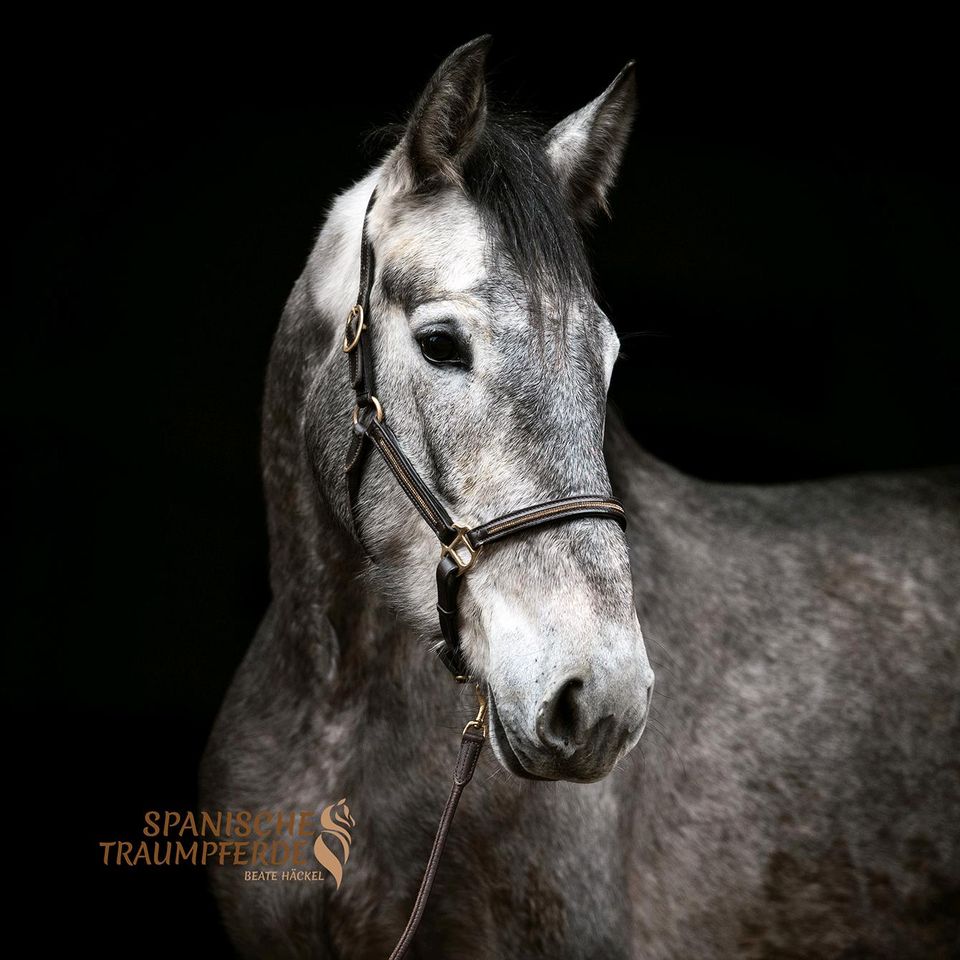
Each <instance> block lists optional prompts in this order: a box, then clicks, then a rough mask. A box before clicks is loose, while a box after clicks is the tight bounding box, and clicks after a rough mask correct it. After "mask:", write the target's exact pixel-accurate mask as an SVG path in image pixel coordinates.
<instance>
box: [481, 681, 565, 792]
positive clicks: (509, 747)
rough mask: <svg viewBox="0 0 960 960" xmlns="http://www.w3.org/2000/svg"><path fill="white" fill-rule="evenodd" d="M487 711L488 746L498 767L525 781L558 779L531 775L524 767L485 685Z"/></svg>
mask: <svg viewBox="0 0 960 960" xmlns="http://www.w3.org/2000/svg"><path fill="white" fill-rule="evenodd" d="M487 711H488V718H489V722H488V723H487V728H488V730H489V734H490V745H491V746H492V747H493V752H494V754H496V757H497V759H498V760H499V761H500V765H501V766H502V767H503V768H504V769H505V770H507V771H509V772H510V773H512V774H513V775H514V776H517V777H523V778H524V779H525V780H546V781H552V780H559V779H560V777H547V776H542V775H541V774H538V773H531V772H530V771H529V770H528V769H527V768H526V767H525V766H524V765H523V761H522V760H521V759H520V757H519V756H518V755H517V751H516V750H515V749H514V747H513V744H511V742H510V735H509V734H508V733H507V730H506V728H505V727H504V725H503V722H502V721H501V719H500V714H499V713H498V712H497V701H496V698H495V697H494V695H493V688H492V687H491V686H490V685H489V684H487Z"/></svg>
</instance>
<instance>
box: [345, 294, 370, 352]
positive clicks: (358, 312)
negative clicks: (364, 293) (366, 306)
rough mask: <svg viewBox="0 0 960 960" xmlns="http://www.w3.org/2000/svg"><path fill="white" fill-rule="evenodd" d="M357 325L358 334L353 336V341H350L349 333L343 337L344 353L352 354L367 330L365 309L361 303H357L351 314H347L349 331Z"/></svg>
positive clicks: (351, 309)
mask: <svg viewBox="0 0 960 960" xmlns="http://www.w3.org/2000/svg"><path fill="white" fill-rule="evenodd" d="M352 323H356V325H357V332H356V333H355V334H354V335H353V339H352V340H350V339H349V336H350V335H349V333H345V334H344V335H343V352H344V353H350V352H351V351H352V350H354V349H355V348H356V346H357V344H358V343H359V342H360V334H362V333H363V331H364V330H366V329H367V325H366V324H365V323H364V322H363V307H361V306H360V304H359V303H355V304H354V305H353V306H352V307H351V308H350V312H349V313H348V314H347V330H348V331H349V330H350V324H352Z"/></svg>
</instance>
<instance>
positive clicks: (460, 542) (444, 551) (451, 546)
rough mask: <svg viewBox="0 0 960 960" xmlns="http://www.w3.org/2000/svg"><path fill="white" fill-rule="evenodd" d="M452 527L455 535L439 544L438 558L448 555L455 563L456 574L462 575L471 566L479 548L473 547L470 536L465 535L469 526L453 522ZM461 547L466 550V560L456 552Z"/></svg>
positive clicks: (468, 530) (468, 531)
mask: <svg viewBox="0 0 960 960" xmlns="http://www.w3.org/2000/svg"><path fill="white" fill-rule="evenodd" d="M453 528H454V530H456V531H457V535H456V536H455V537H454V538H453V539H452V540H451V541H450V542H449V543H441V544H440V559H441V560H442V559H443V558H444V557H449V558H450V559H451V560H452V561H453V562H454V563H455V564H456V565H457V570H458V574H457V575H458V576H461V577H462V576H463V575H464V574H465V573H466V572H467V571H468V570H469V569H470V568H471V567H472V566H473V563H474V561H475V560H476V559H477V554H479V553H480V549H481V548H480V547H475V546H474V545H473V544H472V543H471V542H470V538H469V537H468V536H467V534H468V533H470V528H469V527H462V526H460V524H458V523H455V524H454V525H453ZM461 547H462V548H464V549H465V550H466V551H467V559H466V560H464V559H463V557H461V556H460V554H459V553H458V552H457V551H458V550H459V548H461Z"/></svg>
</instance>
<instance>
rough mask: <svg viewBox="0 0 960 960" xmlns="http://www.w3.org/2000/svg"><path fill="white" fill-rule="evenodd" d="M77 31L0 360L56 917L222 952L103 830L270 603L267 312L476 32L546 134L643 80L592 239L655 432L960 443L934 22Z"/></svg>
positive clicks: (710, 469) (11, 724)
mask: <svg viewBox="0 0 960 960" xmlns="http://www.w3.org/2000/svg"><path fill="white" fill-rule="evenodd" d="M585 14H586V11H583V10H581V11H579V12H578V15H579V16H580V17H583V16H585ZM420 15H422V16H425V14H418V16H420ZM90 16H92V15H86V14H85V20H84V21H83V23H77V24H69V23H64V22H62V21H58V29H57V32H56V35H54V34H53V33H52V32H50V30H49V29H48V27H44V26H42V25H38V26H37V28H36V31H35V32H34V33H33V34H32V35H31V36H30V38H29V42H27V38H24V48H23V49H22V50H21V51H20V52H21V53H23V54H25V56H23V57H22V62H21V61H20V60H18V61H17V66H16V67H15V68H14V69H11V68H10V64H8V67H7V69H8V74H9V75H8V78H7V79H8V87H7V89H8V91H9V92H10V94H11V96H10V100H9V103H8V110H7V122H8V129H9V130H11V131H12V133H13V136H12V140H11V143H12V144H13V147H12V149H10V151H9V153H10V158H11V159H12V160H13V162H14V171H15V172H14V173H13V174H12V175H11V176H10V179H9V181H8V186H9V189H10V191H11V199H12V203H13V206H14V207H15V208H16V209H17V210H18V211H22V212H24V213H26V214H27V219H26V223H25V226H24V227H23V228H22V229H20V230H18V231H17V232H16V233H15V235H14V238H13V239H14V241H15V242H14V244H13V247H14V249H13V251H12V259H11V260H10V262H11V263H12V264H13V265H14V268H15V269H14V271H13V272H14V277H13V279H14V284H15V285H17V284H18V282H23V281H25V285H24V287H23V289H24V291H25V293H26V296H25V297H24V298H23V300H22V301H20V302H19V303H18V305H17V306H16V308H15V309H14V310H13V311H12V312H11V313H10V314H9V315H8V323H7V330H8V333H7V337H8V343H7V350H6V351H5V361H4V366H5V368H6V369H5V371H4V378H3V379H4V388H5V391H6V393H7V397H6V402H5V404H4V418H5V427H6V428H7V430H6V431H5V432H6V433H7V435H8V439H7V441H6V445H7V450H8V455H9V457H10V461H9V462H11V463H12V465H13V467H14V470H13V471H12V474H11V475H9V476H8V477H7V481H8V482H12V489H11V490H10V491H9V494H8V497H7V502H8V504H10V506H11V508H12V509H11V516H10V527H11V529H12V531H13V550H12V551H11V552H12V553H13V559H14V562H13V564H12V568H13V569H12V572H11V574H10V575H8V583H9V584H10V585H11V587H12V603H8V605H7V610H8V613H7V623H8V629H7V631H6V633H7V637H8V644H7V655H6V656H7V661H8V662H7V667H8V669H7V670H5V671H4V691H5V697H4V699H5V705H6V708H7V712H8V730H9V739H10V742H11V744H12V745H13V747H14V750H13V753H12V754H11V760H10V761H9V762H10V764H11V769H10V771H9V772H10V773H11V776H10V777H9V781H8V794H9V795H8V798H7V799H8V801H9V802H11V804H12V806H13V808H14V810H15V811H18V812H21V813H22V811H24V810H35V809H40V808H42V809H49V810H50V811H51V815H50V817H49V819H47V820H46V821H44V822H43V823H42V824H37V823H36V822H35V820H34V819H29V818H28V819H26V820H13V821H11V820H9V819H8V823H15V824H19V825H18V826H17V828H16V830H15V833H16V836H15V838H14V839H15V840H16V839H18V838H19V839H26V840H27V841H28V847H29V849H28V850H27V851H26V852H25V854H24V859H22V860H21V862H20V866H23V867H30V866H31V865H34V866H40V867H41V869H42V870H43V871H45V873H44V875H43V876H42V877H39V878H37V879H36V880H35V881H30V882H29V884H28V882H27V881H24V890H25V892H26V893H27V896H28V898H29V899H30V900H31V901H32V902H33V903H34V905H38V904H39V905H40V908H41V910H42V911H43V915H44V918H45V921H46V923H47V925H46V926H45V927H42V928H38V929H40V931H41V933H42V935H44V936H47V937H50V938H52V939H53V940H55V941H59V940H62V941H63V942H65V943H66V942H72V943H74V944H83V945H89V946H96V948H97V949H98V952H99V953H100V955H101V956H130V955H140V956H144V955H147V954H153V953H157V954H161V953H168V952H170V951H172V950H177V949H180V950H183V949H187V948H189V949H190V950H191V952H192V951H199V950H204V951H205V952H206V954H207V955H213V956H216V955H226V952H227V948H226V945H225V941H224V939H223V935H222V934H221V932H220V930H219V926H218V923H217V919H216V914H215V911H214V909H213V906H212V903H211V901H210V899H209V898H208V896H207V894H206V892H205V887H204V882H203V877H202V876H201V875H200V873H199V872H198V871H197V872H195V871H190V870H189V869H179V868H178V869H176V870H170V871H168V872H165V871H164V870H163V869H157V870H147V869H138V870H126V871H123V870H118V869H116V868H114V869H112V870H110V869H107V868H104V867H102V866H101V865H100V864H99V857H100V851H99V849H98V847H97V841H98V840H101V839H107V838H116V837H125V838H131V839H134V838H135V837H136V835H137V833H138V831H139V828H140V825H141V817H142V813H143V811H144V809H148V808H159V809H163V808H172V809H182V808H186V807H189V806H190V805H191V803H192V802H193V797H194V792H193V791H194V780H195V771H196V767H197V762H198V758H199V755H200V751H201V750H202V747H203V743H204V738H205V736H206V732H207V730H208V729H209V726H210V724H211V722H212V719H213V716H214V714H215V711H216V709H217V707H218V705H219V702H220V699H221V697H222V695H223V693H224V690H225V688H226V685H227V683H228V682H229V678H230V675H231V672H232V670H233V669H234V667H235V666H236V664H237V662H238V660H239V658H240V657H241V655H242V653H243V651H244V650H245V648H246V645H247V644H248V642H249V641H250V639H251V637H252V635H253V631H254V629H255V627H256V624H257V622H258V619H259V617H260V616H261V614H262V612H263V610H264V609H265V607H266V604H267V602H268V589H267V570H266V556H267V546H266V538H265V531H264V516H263V505H262V501H261V494H260V486H259V474H258V430H259V403H260V394H261V389H262V382H263V373H264V368H265V363H266V357H267V351H268V348H269V344H270V340H271V336H272V333H273V330H274V328H275V325H276V323H277V320H278V318H279V314H280V311H281V308H282V305H283V302H284V299H285V297H286V294H287V292H288V290H289V289H290V287H291V285H292V283H293V281H294V280H295V278H296V277H297V275H298V273H299V271H300V269H301V267H302V265H303V262H304V260H305V258H306V255H307V253H308V250H309V248H310V245H311V241H312V238H313V236H314V235H315V232H316V230H317V229H318V227H319V225H320V223H321V220H322V217H323V212H324V209H325V205H326V204H327V203H328V201H329V199H330V198H331V196H332V195H333V193H334V192H336V191H337V190H339V189H342V188H343V187H345V186H347V185H348V184H349V183H350V182H352V180H354V179H356V178H358V177H359V176H361V175H362V174H363V173H364V172H365V171H366V169H367V167H368V165H369V164H371V163H372V162H373V161H374V160H375V159H376V157H377V156H378V147H377V145H376V142H375V141H374V142H373V143H370V142H369V139H368V138H367V135H368V134H369V133H370V131H371V130H373V129H374V128H375V127H377V126H378V125H381V124H383V123H385V122H388V121H394V120H398V119H400V118H401V117H402V116H403V113H404V111H405V110H406V108H407V107H408V106H409V105H410V104H411V102H412V101H413V100H414V99H415V97H416V95H417V93H418V92H419V90H420V88H421V86H422V85H423V83H424V82H425V81H426V80H427V78H428V76H429V74H430V73H431V72H432V70H433V69H434V67H435V66H436V65H437V64H438V63H439V61H440V60H441V59H442V58H443V56H445V55H446V53H448V52H449V51H450V50H451V49H452V48H453V47H454V46H456V45H457V44H459V43H461V42H463V41H465V40H468V39H470V38H471V37H473V36H475V35H477V34H478V33H481V32H485V31H487V30H492V31H493V32H494V35H495V45H494V48H493V51H492V53H491V64H490V65H491V82H492V90H493V93H494V95H499V96H500V97H501V98H507V99H508V100H512V101H513V102H515V103H517V104H519V105H522V106H524V107H526V108H533V109H534V110H535V111H536V112H537V113H538V114H540V115H541V116H542V117H543V118H544V119H545V120H548V121H554V120H557V119H560V117H562V116H563V115H565V114H566V113H567V112H569V111H570V110H573V109H575V108H577V107H579V106H581V105H582V104H583V103H585V102H586V101H587V100H588V99H590V98H592V97H593V96H595V95H596V94H597V93H599V92H600V90H602V89H603V87H604V86H605V85H606V84H607V83H608V82H609V81H610V80H611V79H612V78H613V76H614V75H615V74H616V72H617V71H618V70H619V68H620V67H621V66H622V65H623V63H624V62H626V61H627V60H628V59H630V58H636V60H637V69H638V80H639V90H640V107H639V111H638V115H637V122H636V126H635V131H634V135H633V139H632V143H631V147H630V149H629V152H628V154H627V157H626V160H625V165H624V169H623V173H622V177H621V180H620V183H619V186H618V188H617V190H616V193H615V195H614V197H613V200H612V206H613V210H614V214H615V217H614V220H613V221H612V222H611V223H607V224H602V225H600V226H599V227H598V228H597V229H596V230H595V231H594V233H593V235H592V238H591V246H592V249H593V251H594V262H595V265H596V270H597V278H598V284H599V288H600V290H601V291H602V294H603V301H602V302H603V303H604V306H605V307H606V308H607V310H608V313H609V314H610V315H611V317H612V318H613V319H614V321H615V323H616V325H617V327H618V330H619V331H620V333H621V337H622V340H623V344H624V353H625V354H626V357H625V358H624V359H623V360H622V361H621V363H620V365H619V369H618V371H617V373H616V375H615V379H614V385H613V388H612V394H613V397H614V399H615V401H616V403H617V405H618V406H619V407H620V409H621V410H622V411H623V413H624V415H625V416H626V418H627V420H628V422H629V424H630V425H631V427H632V429H633V430H634V432H635V434H636V436H637V437H638V438H639V439H640V441H641V442H642V443H643V444H645V445H646V446H647V447H648V448H649V449H650V450H652V451H653V452H654V453H656V454H658V455H659V456H661V457H663V458H665V459H666V460H668V461H670V462H672V463H674V464H676V465H677V466H679V467H681V468H683V469H685V470H688V471H690V472H693V473H696V474H699V475H701V476H704V477H710V478H714V479H717V480H726V481H729V480H753V481H771V482H775V481H782V480H788V479H795V478H801V477H812V476H821V475H828V474H832V473H836V472H842V471H857V470H866V469H877V468H901V467H911V466H925V465H933V464H939V463H946V462H955V461H958V460H960V439H958V434H957V431H956V428H955V416H956V410H957V400H958V382H957V375H956V371H957V360H958V356H960V333H958V311H957V306H958V299H960V295H958V292H957V278H956V264H957V254H958V244H957V235H956V227H955V225H956V223H957V214H958V190H957V180H956V171H957V159H958V158H957V153H956V151H955V149H954V145H953V143H952V140H951V134H952V129H951V128H952V127H953V126H954V124H955V120H956V117H955V104H954V96H955V89H954V87H955V78H954V77H953V70H952V67H951V64H950V60H949V59H948V51H947V50H946V49H941V45H942V44H944V43H946V36H947V34H946V31H945V30H944V29H943V25H939V24H936V23H925V22H921V20H920V19H919V18H917V19H915V20H914V21H912V22H910V23H902V22H901V23H897V24H878V23H877V22H875V21H862V22H858V23H853V24H847V25H845V26H844V27H843V28H841V26H840V25H839V24H838V23H837V22H836V20H835V18H832V17H825V18H823V19H822V20H820V19H814V18H813V15H812V14H808V17H810V19H808V20H806V21H799V20H798V21H794V22H787V21H784V22H782V23H773V22H770V21H764V20H758V19H754V18H747V17H745V18H744V19H743V20H742V21H740V22H734V21H732V20H720V21H717V22H713V23H705V22H702V21H698V20H697V19H696V18H695V17H694V16H693V15H692V14H691V15H690V17H689V19H688V20H686V22H679V23H674V24H667V23H665V22H654V21H653V20H652V19H651V18H650V16H649V15H647V14H643V13H641V12H636V11H635V18H636V19H637V21H638V23H637V25H636V26H634V27H630V28H625V27H624V26H623V25H622V24H620V23H617V22H615V21H612V20H611V21H605V22H597V23H592V24H590V23H582V22H573V21H571V22H569V23H568V24H567V26H566V28H565V29H564V30H562V31H561V30H558V31H557V32H549V31H546V30H545V29H544V28H543V26H542V25H540V26H538V27H537V28H536V29H529V28H527V29H522V30H521V29H517V28H516V27H515V26H514V25H512V24H510V23H509V22H506V21H503V22H500V23H497V22H495V21H492V20H490V19H487V20H481V19H479V18H478V19H477V20H476V21H475V22H474V23H473V24H472V25H469V26H463V25H452V24H447V25H446V26H443V27H438V26H436V25H435V24H434V25H432V26H431V25H430V24H428V23H426V22H415V21H414V20H408V21H406V22H403V23H397V24H391V25H387V24H383V23H382V22H380V21H379V18H378V16H377V15H376V14H375V13H374V12H373V11H369V12H368V16H367V21H366V24H365V26H364V29H359V28H355V29H354V30H352V31H348V30H347V29H346V28H345V27H343V26H338V27H333V26H331V25H330V24H325V23H324V22H323V21H322V19H320V18H319V14H318V16H316V17H312V18H298V19H295V20H294V19H291V20H290V21H288V22H286V23H283V24H280V25H272V27H271V28H267V27H266V26H265V25H261V24H259V23H248V24H242V23H239V24H238V23H233V22H231V23H220V24H217V26H216V29H206V30H203V31H201V30H200V28H199V26H198V25H197V24H196V23H195V22H192V21H185V22H176V23H174V22H170V21H166V22H149V21H145V22H143V23H140V24H137V25H134V24H128V23H120V22H118V21H109V22H103V23H97V22H94V21H92V20H91V19H90ZM144 16H145V15H144ZM170 16H172V14H170ZM558 16H559V15H558ZM278 27H279V28H278ZM12 43H13V44H14V45H15V46H16V43H17V42H16V41H15V40H13V41H12ZM950 56H952V54H950ZM365 144H366V145H365ZM28 770H29V771H30V772H29V773H28V772H27V771H28ZM36 771H39V775H36ZM38 805H39V806H38ZM65 916H69V917H70V918H71V919H70V920H69V921H68V920H66V919H65Z"/></svg>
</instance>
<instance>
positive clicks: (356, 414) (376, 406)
mask: <svg viewBox="0 0 960 960" xmlns="http://www.w3.org/2000/svg"><path fill="white" fill-rule="evenodd" d="M370 402H371V403H372V404H373V412H374V413H375V414H376V417H377V421H378V422H379V423H383V407H382V406H381V404H380V401H379V400H378V399H377V398H376V397H375V396H374V395H373V394H372V393H371V394H370ZM359 420H360V404H359V403H358V404H355V405H354V408H353V425H354V426H356V425H357V422H358V421H359Z"/></svg>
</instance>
